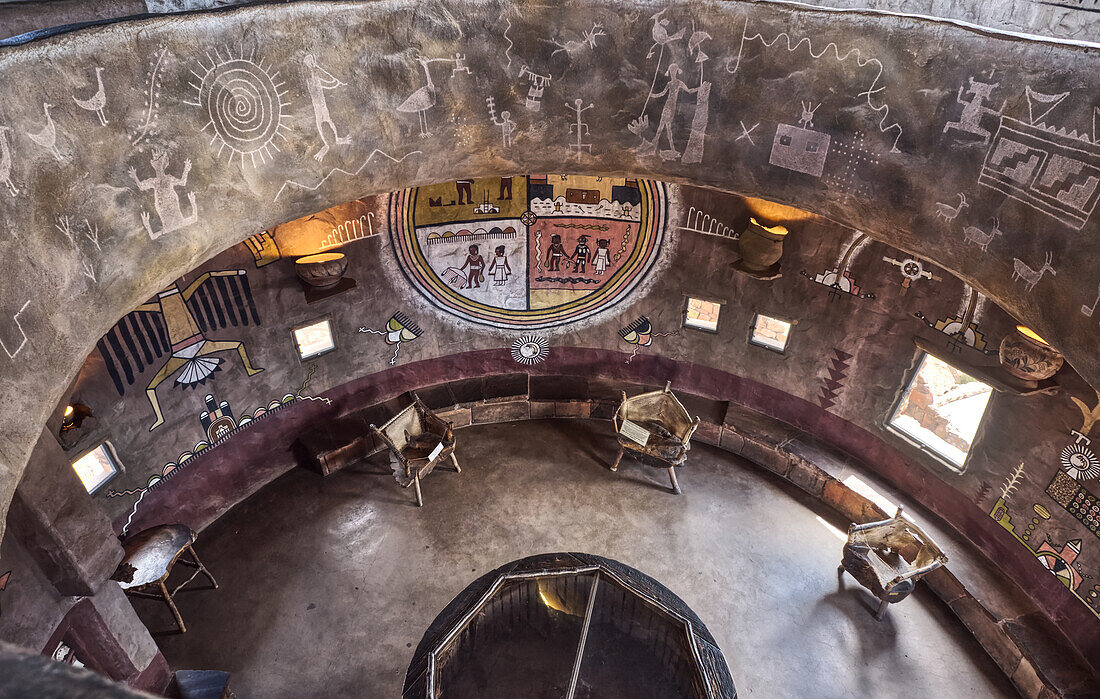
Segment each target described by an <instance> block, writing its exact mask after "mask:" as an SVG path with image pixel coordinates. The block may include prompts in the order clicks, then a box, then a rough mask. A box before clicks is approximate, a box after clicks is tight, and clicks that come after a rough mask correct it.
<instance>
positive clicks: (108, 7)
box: [0, 0, 1100, 42]
mask: <svg viewBox="0 0 1100 699" xmlns="http://www.w3.org/2000/svg"><path fill="white" fill-rule="evenodd" d="M248 4H256V2H255V0H47V1H46V2H35V3H27V2H23V1H22V0H3V1H0V39H3V38H6V37H9V36H16V35H18V34H23V33H25V32H31V31H36V30H43V29H48V28H50V27H56V26H60V25H65V24H73V23H77V22H91V21H96V20H108V19H112V18H121V17H128V16H131V15H139V14H144V13H146V12H149V13H158V14H161V13H171V12H186V11H190V10H203V9H212V8H222V7H232V6H236V5H248ZM804 4H807V5H817V6H820V7H831V8H842V9H848V10H855V11H860V10H879V11H882V12H894V13H905V14H913V15H923V16H925V17H940V18H943V19H949V20H955V21H959V22H966V23H969V24H976V25H978V26H981V27H989V28H990V29H998V30H1002V31H1009V32H1022V33H1026V34H1037V35H1040V36H1047V37H1053V38H1057V39H1067V40H1075V41H1091V42H1095V41H1097V40H1100V27H1098V24H1097V21H1096V13H1097V12H1100V7H1097V5H1096V1H1095V0H1059V1H1051V0H1023V1H1022V2H1012V1H1010V0H981V1H977V2H960V1H959V0H857V1H855V2H852V1H850V0H817V2H813V3H804Z"/></svg>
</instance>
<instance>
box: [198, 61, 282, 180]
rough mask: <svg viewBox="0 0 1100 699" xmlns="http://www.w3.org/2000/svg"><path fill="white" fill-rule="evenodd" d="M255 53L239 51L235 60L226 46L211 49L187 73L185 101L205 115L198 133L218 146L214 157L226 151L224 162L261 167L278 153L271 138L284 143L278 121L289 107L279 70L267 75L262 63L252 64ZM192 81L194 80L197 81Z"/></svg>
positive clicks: (267, 70)
mask: <svg viewBox="0 0 1100 699" xmlns="http://www.w3.org/2000/svg"><path fill="white" fill-rule="evenodd" d="M254 55H255V50H253V51H251V52H250V53H249V54H248V55H247V56H246V55H245V53H244V48H243V47H242V48H241V49H240V51H239V52H238V55H236V56H234V55H233V54H232V52H231V50H230V49H229V48H224V49H222V50H218V49H214V55H213V56H211V55H210V52H209V51H208V52H206V59H205V60H203V59H201V58H200V59H197V61H196V63H197V64H198V66H197V68H193V69H192V70H191V74H192V75H193V76H194V79H193V80H192V81H191V82H190V85H191V87H193V88H195V90H196V92H197V93H198V94H197V98H196V101H195V102H185V103H186V104H190V105H192V106H195V107H199V108H200V109H201V110H202V111H203V114H204V115H205V116H206V119H207V121H206V123H205V124H204V125H203V127H202V129H201V131H202V132H204V133H205V132H208V131H209V133H210V134H211V137H210V143H211V145H214V144H217V146H218V152H217V155H219V156H220V155H221V154H222V153H223V152H224V151H225V150H226V149H228V150H229V161H230V162H232V161H233V158H234V157H235V156H237V155H240V156H241V164H242V165H243V164H244V162H245V156H248V157H249V158H250V159H251V160H252V166H253V167H255V166H256V163H257V160H258V161H259V162H260V163H266V162H267V161H268V160H269V159H270V158H271V157H272V155H273V153H272V150H275V151H278V150H279V147H278V146H276V145H275V137H276V136H278V137H279V138H281V139H283V140H284V141H286V140H287V138H286V136H284V135H283V133H282V129H283V128H284V125H283V119H285V118H286V116H287V114H286V108H287V107H289V106H290V103H288V102H284V101H283V97H284V95H286V91H285V90H281V88H282V87H283V85H284V83H283V82H282V81H281V80H280V79H279V72H278V71H271V70H270V69H269V68H268V67H265V66H264V63H263V62H262V61H261V62H259V63H256V62H255V61H254V60H253V57H254ZM196 81H197V82H196Z"/></svg>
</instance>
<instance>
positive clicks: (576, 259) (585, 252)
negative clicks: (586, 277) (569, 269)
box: [572, 235, 592, 274]
mask: <svg viewBox="0 0 1100 699" xmlns="http://www.w3.org/2000/svg"><path fill="white" fill-rule="evenodd" d="M591 256H592V249H591V248H589V247H588V236H587V235H582V236H581V237H579V238H577V246H576V247H575V248H573V257H572V259H573V271H575V272H577V273H579V274H584V273H585V267H586V266H587V265H588V258H589V257H591Z"/></svg>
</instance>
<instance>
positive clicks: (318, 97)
mask: <svg viewBox="0 0 1100 699" xmlns="http://www.w3.org/2000/svg"><path fill="white" fill-rule="evenodd" d="M305 63H306V67H307V68H309V77H307V78H306V91H307V92H308V93H309V99H310V102H312V103H313V119H314V121H315V122H316V123H317V134H318V135H319V136H320V137H321V142H322V143H323V144H324V145H323V146H321V150H319V151H317V153H315V154H314V156H313V159H314V160H316V161H317V162H321V160H322V159H323V158H324V157H325V155H326V154H327V153H328V151H329V148H330V147H331V146H332V145H333V144H335V145H340V146H346V145H348V144H350V143H351V136H350V135H347V136H341V135H340V134H339V132H338V131H337V130H336V124H335V123H334V122H333V121H332V116H331V115H330V114H329V111H328V101H327V100H326V98H325V90H335V89H336V88H338V87H343V86H344V85H345V84H346V83H343V82H340V81H339V80H337V79H336V78H335V77H333V75H332V74H331V73H329V72H328V71H327V70H325V69H324V68H322V67H321V66H320V65H318V64H317V58H316V57H314V55H313V54H312V53H310V54H306V58H305ZM330 136H331V137H332V143H329V137H330Z"/></svg>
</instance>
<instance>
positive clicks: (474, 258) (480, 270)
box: [459, 245, 485, 289]
mask: <svg viewBox="0 0 1100 699" xmlns="http://www.w3.org/2000/svg"><path fill="white" fill-rule="evenodd" d="M467 266H469V268H470V274H469V275H468V276H467V277H466V286H465V287H464V288H466V289H469V288H471V287H477V288H478V289H480V288H481V282H482V281H483V280H484V279H485V274H484V270H485V258H484V257H482V256H481V255H480V254H479V253H478V249H477V246H476V245H471V246H470V252H469V254H467V255H466V261H465V262H463V263H462V267H460V268H459V271H462V270H464V269H466V267H467Z"/></svg>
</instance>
